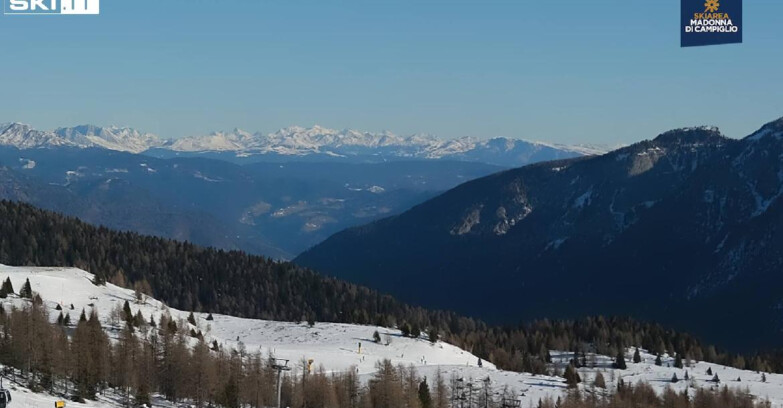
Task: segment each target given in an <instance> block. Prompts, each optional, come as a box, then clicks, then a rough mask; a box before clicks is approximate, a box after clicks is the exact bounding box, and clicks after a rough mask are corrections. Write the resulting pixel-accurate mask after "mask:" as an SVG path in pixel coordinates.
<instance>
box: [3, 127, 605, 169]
mask: <svg viewBox="0 0 783 408" xmlns="http://www.w3.org/2000/svg"><path fill="white" fill-rule="evenodd" d="M0 145H5V146H12V147H16V148H19V149H31V148H57V147H75V148H90V147H99V148H104V149H109V150H116V151H126V152H131V153H151V154H153V155H169V156H170V155H183V154H185V155H189V154H190V155H192V154H197V155H204V154H208V153H219V154H229V155H231V156H233V157H234V158H235V159H241V158H251V157H257V158H263V157H266V156H270V155H273V156H274V155H276V156H283V157H287V158H289V159H296V158H303V157H309V156H313V157H319V156H320V157H324V158H330V159H335V160H351V159H356V158H358V159H360V160H364V161H386V160H411V159H417V160H437V159H451V160H464V161H482V162H485V163H489V164H495V165H501V166H516V165H521V164H527V163H531V162H535V161H541V160H551V159H558V158H566V157H575V156H582V155H593V154H600V153H603V152H605V149H602V148H599V147H595V146H567V145H560V144H552V143H544V142H533V141H528V140H524V139H517V138H507V137H495V138H491V139H478V138H474V137H462V138H457V139H438V138H436V137H434V136H431V135H425V134H414V135H410V136H399V135H396V134H394V133H392V132H389V131H383V132H378V133H373V132H363V131H357V130H351V129H344V130H334V129H328V128H324V127H321V126H318V125H315V126H313V127H310V128H304V127H299V126H291V127H287V128H283V129H280V130H278V131H276V132H273V133H269V134H264V133H261V132H255V133H251V132H247V131H244V130H241V129H238V128H235V129H234V130H232V131H228V132H213V133H211V134H209V135H204V136H190V137H184V138H181V139H176V140H172V139H168V140H167V139H163V138H160V137H159V136H157V135H154V134H152V133H147V132H142V131H138V130H136V129H133V128H128V127H117V126H109V127H100V126H94V125H79V126H75V127H70V128H66V127H61V128H58V129H55V130H54V131H42V130H36V129H34V128H32V127H31V126H30V125H26V124H21V123H6V124H2V125H0Z"/></svg>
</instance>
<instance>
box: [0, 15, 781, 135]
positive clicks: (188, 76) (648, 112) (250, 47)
mask: <svg viewBox="0 0 783 408" xmlns="http://www.w3.org/2000/svg"><path fill="white" fill-rule="evenodd" d="M744 13H745V16H744V29H745V33H744V37H745V43H744V44H741V45H724V46H712V47H700V48H686V49H681V48H680V47H679V27H678V24H679V1H673V0H667V1H649V0H648V1H641V0H616V1H601V0H594V1H584V0H579V1H566V0H547V1H535V2H534V1H524V0H516V1H490V0H483V1H424V0H418V1H402V0H398V1H380V0H378V1H366V0H365V1H355V2H354V1H326V0H320V1H288V0H286V1H283V0H278V1H251V0H157V1H148V0H137V1H129V0H102V2H101V14H100V15H99V16H0V38H2V44H3V45H2V47H1V48H0V76H2V78H3V82H2V87H1V88H0V89H2V92H0V94H1V95H2V97H0V122H5V121H22V122H26V123H30V124H32V125H34V126H36V127H39V128H53V127H57V126H62V125H75V124H80V123H94V124H99V125H108V124H117V125H126V126H132V127H136V128H140V129H143V130H147V131H151V132H155V133H158V134H160V135H162V136H165V137H181V136H185V135H193V134H202V133H206V132H209V131H214V130H221V129H231V128H234V127H240V128H243V129H247V130H253V131H255V130H261V131H265V132H266V131H274V130H276V129H278V128H281V127H285V126H289V125H302V126H310V125H313V124H320V125H322V126H327V127H333V128H355V129H361V130H371V131H380V130H391V131H394V132H396V133H400V134H410V133H417V132H424V133H431V134H434V135H436V136H440V137H458V136H466V135H470V136H478V137H491V136H511V137H522V138H528V139H537V140H546V141H552V142H562V143H605V144H616V143H629V142H633V141H636V140H640V139H644V138H651V137H653V136H655V135H656V134H657V133H659V132H662V131H665V130H667V129H670V128H674V127H681V126H692V125H701V124H714V125H718V126H720V127H721V129H722V130H723V131H724V132H725V133H726V134H727V135H729V136H732V137H741V136H744V135H746V134H748V133H750V132H752V131H753V130H755V129H756V128H758V127H759V126H760V125H761V124H762V123H764V122H766V121H769V120H773V119H776V118H778V117H780V116H783V97H781V96H783V24H781V16H783V2H781V1H780V0H745V7H744Z"/></svg>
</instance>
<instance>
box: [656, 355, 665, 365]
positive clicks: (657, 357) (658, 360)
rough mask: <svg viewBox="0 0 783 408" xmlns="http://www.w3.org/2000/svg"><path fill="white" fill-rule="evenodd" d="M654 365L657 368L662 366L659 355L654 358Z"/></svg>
mask: <svg viewBox="0 0 783 408" xmlns="http://www.w3.org/2000/svg"><path fill="white" fill-rule="evenodd" d="M655 365H657V366H659V367H660V366H662V365H663V361H661V355H660V354H658V355H657V356H655Z"/></svg>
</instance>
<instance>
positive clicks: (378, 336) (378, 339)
mask: <svg viewBox="0 0 783 408" xmlns="http://www.w3.org/2000/svg"><path fill="white" fill-rule="evenodd" d="M372 341H374V342H376V343H380V342H381V334H380V333H378V330H376V331H374V332H373V334H372Z"/></svg>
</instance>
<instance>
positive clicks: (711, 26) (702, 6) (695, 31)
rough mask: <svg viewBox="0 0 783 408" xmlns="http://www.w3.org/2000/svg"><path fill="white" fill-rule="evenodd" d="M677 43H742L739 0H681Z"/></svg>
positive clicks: (688, 44) (685, 44)
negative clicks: (680, 22) (678, 41)
mask: <svg viewBox="0 0 783 408" xmlns="http://www.w3.org/2000/svg"><path fill="white" fill-rule="evenodd" d="M681 2H682V3H681V6H682V10H681V15H680V17H681V20H682V24H681V29H680V45H681V46H682V47H693V46H699V45H716V44H732V43H741V42H742V0H706V1H705V0H681Z"/></svg>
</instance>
